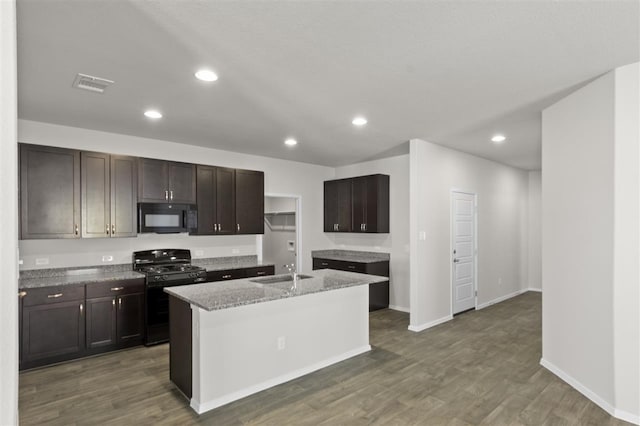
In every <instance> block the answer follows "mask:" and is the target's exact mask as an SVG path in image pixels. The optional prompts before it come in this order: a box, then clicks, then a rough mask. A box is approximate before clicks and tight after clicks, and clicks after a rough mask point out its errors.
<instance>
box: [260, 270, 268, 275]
mask: <svg viewBox="0 0 640 426" xmlns="http://www.w3.org/2000/svg"><path fill="white" fill-rule="evenodd" d="M265 274H266V272H265V271H258V275H265Z"/></svg>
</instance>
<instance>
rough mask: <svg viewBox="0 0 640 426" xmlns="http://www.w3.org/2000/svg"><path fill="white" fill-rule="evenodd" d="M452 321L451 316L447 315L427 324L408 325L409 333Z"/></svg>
mask: <svg viewBox="0 0 640 426" xmlns="http://www.w3.org/2000/svg"><path fill="white" fill-rule="evenodd" d="M452 319H453V315H447V316H446V317H442V318H439V319H437V320H435V321H431V322H427V323H424V324H420V325H409V327H408V328H409V331H422V330H426V329H427V328H431V327H435V326H436V325H439V324H442V323H443V322H447V321H450V320H452Z"/></svg>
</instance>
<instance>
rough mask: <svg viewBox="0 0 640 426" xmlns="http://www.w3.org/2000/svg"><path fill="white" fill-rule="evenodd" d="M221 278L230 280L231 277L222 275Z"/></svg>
mask: <svg viewBox="0 0 640 426" xmlns="http://www.w3.org/2000/svg"><path fill="white" fill-rule="evenodd" d="M222 278H223V279H225V280H226V279H229V278H231V275H223V276H222Z"/></svg>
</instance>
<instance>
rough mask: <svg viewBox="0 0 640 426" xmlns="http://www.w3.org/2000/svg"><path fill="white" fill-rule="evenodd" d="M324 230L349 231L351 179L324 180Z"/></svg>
mask: <svg viewBox="0 0 640 426" xmlns="http://www.w3.org/2000/svg"><path fill="white" fill-rule="evenodd" d="M324 232H351V179H339V180H327V181H325V182H324Z"/></svg>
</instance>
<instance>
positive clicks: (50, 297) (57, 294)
mask: <svg viewBox="0 0 640 426" xmlns="http://www.w3.org/2000/svg"><path fill="white" fill-rule="evenodd" d="M58 297H62V293H56V294H49V295H47V298H48V299H57V298H58Z"/></svg>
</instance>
